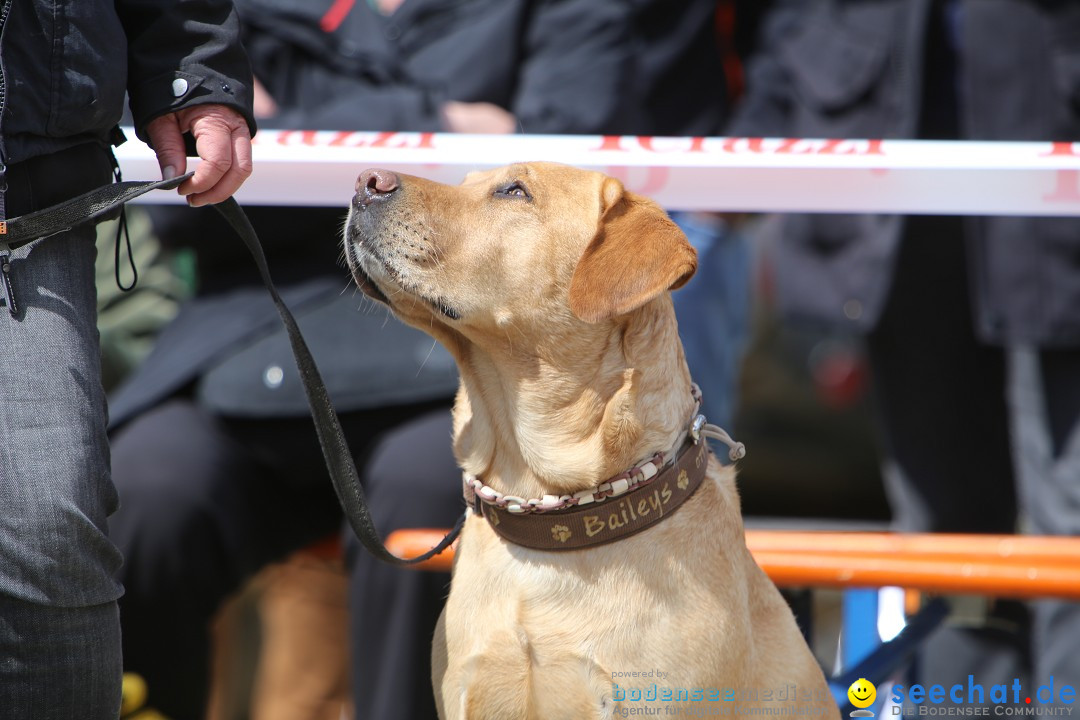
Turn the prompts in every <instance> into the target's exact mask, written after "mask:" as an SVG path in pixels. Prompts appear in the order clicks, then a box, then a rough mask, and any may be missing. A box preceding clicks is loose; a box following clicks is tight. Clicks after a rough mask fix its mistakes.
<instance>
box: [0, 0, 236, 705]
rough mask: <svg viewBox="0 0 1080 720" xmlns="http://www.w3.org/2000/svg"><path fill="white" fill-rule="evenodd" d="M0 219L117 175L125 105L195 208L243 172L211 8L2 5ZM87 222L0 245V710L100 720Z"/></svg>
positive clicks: (102, 482) (102, 471)
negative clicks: (189, 152) (188, 140)
mask: <svg viewBox="0 0 1080 720" xmlns="http://www.w3.org/2000/svg"><path fill="white" fill-rule="evenodd" d="M0 62H2V67H0V70H2V82H0V108H2V111H3V114H2V117H0V123H2V133H0V178H2V179H0V190H2V192H3V197H2V202H0V213H2V214H0V220H2V219H5V218H11V217H18V216H21V215H25V214H27V213H31V212H34V211H37V210H42V209H44V208H47V207H49V206H51V205H54V204H56V203H59V202H62V201H64V200H67V199H69V198H71V197H74V196H76V195H79V194H82V193H84V192H87V191H89V190H91V189H93V188H95V187H97V186H100V185H105V184H108V183H109V182H111V181H112V177H113V172H112V171H113V160H112V157H111V150H110V144H112V143H116V142H120V141H122V136H121V135H119V134H118V130H117V129H116V128H117V123H118V121H119V120H120V117H121V114H122V112H123V109H124V94H125V92H127V93H128V96H129V98H130V103H131V109H132V113H133V115H134V118H135V127H136V131H137V133H138V135H139V137H140V138H141V139H143V140H145V141H147V142H149V143H150V144H151V145H152V146H153V147H154V149H155V151H156V153H157V157H158V162H159V163H160V166H161V168H162V175H163V176H164V177H173V176H176V175H179V174H182V173H183V172H184V171H185V169H186V166H187V160H186V157H185V152H184V147H185V143H184V137H183V136H184V135H185V134H190V135H191V136H193V137H194V141H195V149H196V151H197V153H198V155H199V156H200V157H201V158H202V159H203V162H202V163H200V164H199V166H198V169H197V171H196V174H195V176H194V177H193V178H191V179H190V180H188V181H186V182H185V183H184V184H183V185H181V186H180V192H181V194H183V195H186V196H187V198H188V201H189V203H190V204H192V205H205V204H207V203H212V202H219V201H221V200H224V199H225V198H227V197H229V196H230V195H231V194H232V193H233V192H234V191H235V190H236V189H237V188H238V187H239V186H240V184H241V183H242V182H243V181H244V179H245V178H246V177H247V176H248V175H249V174H250V173H251V149H250V138H251V134H252V133H253V132H254V131H255V124H254V121H253V120H252V114H251V71H250V68H249V66H248V63H247V59H246V57H245V56H244V53H243V51H242V48H241V46H240V41H239V25H238V23H237V20H236V16H235V14H234V13H233V11H232V6H231V4H230V3H228V2H224V1H221V0H192V1H188V2H179V1H178V0H166V1H165V2H157V3H153V4H152V6H148V4H147V3H144V2H135V1H134V0H120V1H118V2H115V3H114V2H111V1H110V2H101V1H98V2H78V3H75V2H61V3H56V2H18V3H15V2H11V1H10V0H7V1H6V2H4V3H3V7H2V8H0ZM94 236H95V231H94V228H93V227H92V226H91V225H90V224H86V225H82V226H79V227H76V228H73V229H71V230H68V231H65V232H63V233H60V234H57V235H54V236H51V237H48V238H44V239H39V240H37V241H35V242H33V243H30V244H28V245H25V246H23V247H21V248H19V249H17V250H14V251H10V252H9V250H8V248H7V247H6V246H5V245H4V244H3V236H2V235H0V253H2V256H3V257H2V263H3V265H4V273H3V276H4V277H3V286H4V291H3V293H2V296H3V298H4V306H5V307H4V309H3V312H0V336H2V337H3V346H4V354H5V362H4V363H3V364H2V366H0V384H2V386H3V388H4V389H3V391H2V392H0V438H2V442H0V506H2V507H3V512H0V708H2V713H3V715H4V717H5V718H12V719H13V720H23V719H27V720H29V719H30V718H32V719H33V720H43V719H49V718H74V717H78V718H88V719H90V720H112V718H116V717H117V716H118V714H119V709H120V683H121V659H120V624H119V618H118V614H117V605H116V600H117V598H118V597H119V596H120V594H121V586H120V584H119V583H118V582H117V581H116V579H115V577H114V573H115V571H116V569H117V567H118V566H119V565H120V562H121V555H120V552H119V551H118V550H117V548H116V547H115V546H114V545H113V543H112V542H111V541H110V539H109V537H108V530H107V518H108V516H109V515H110V513H112V512H113V511H114V510H115V509H116V492H115V490H114V487H113V484H112V482H111V480H110V475H109V452H108V443H107V439H106V433H105V425H106V409H105V395H104V391H103V390H102V385H101V369H100V359H99V351H98V344H97V333H96V330H95V302H94V284H93V281H94V253H95V249H94Z"/></svg>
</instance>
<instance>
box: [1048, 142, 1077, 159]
mask: <svg viewBox="0 0 1080 720" xmlns="http://www.w3.org/2000/svg"><path fill="white" fill-rule="evenodd" d="M1062 155H1065V156H1067V157H1080V153H1078V152H1076V144H1075V143H1071V142H1056V143H1052V147H1051V149H1050V152H1048V153H1043V154H1042V155H1039V157H1055V156H1056V157H1060V156H1062Z"/></svg>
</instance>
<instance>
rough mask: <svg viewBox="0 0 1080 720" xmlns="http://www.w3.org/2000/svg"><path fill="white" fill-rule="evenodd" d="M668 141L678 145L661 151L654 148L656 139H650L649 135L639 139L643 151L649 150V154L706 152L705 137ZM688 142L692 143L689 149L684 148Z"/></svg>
mask: <svg viewBox="0 0 1080 720" xmlns="http://www.w3.org/2000/svg"><path fill="white" fill-rule="evenodd" d="M667 139H668V140H670V141H673V142H674V143H676V144H675V146H674V147H669V148H667V149H666V150H665V149H661V148H657V147H656V146H654V145H653V141H654V140H655V138H653V137H650V136H648V135H642V136H640V137H638V139H637V140H638V145H640V146H641V148H642V149H643V150H648V151H649V152H656V153H660V152H705V138H703V137H692V138H667ZM686 140H689V141H690V146H689V147H684V146H683V144H684V143H685V141H686Z"/></svg>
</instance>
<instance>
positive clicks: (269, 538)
mask: <svg viewBox="0 0 1080 720" xmlns="http://www.w3.org/2000/svg"><path fill="white" fill-rule="evenodd" d="M237 7H238V10H239V12H240V17H241V20H242V22H243V33H244V44H245V47H246V48H247V49H248V52H249V54H250V56H251V59H252V64H253V67H254V70H255V76H256V78H257V79H258V81H259V82H258V84H257V85H256V89H257V92H256V100H255V104H256V108H257V111H258V113H259V115H260V116H261V120H260V122H261V124H263V125H264V126H266V127H277V128H282V129H334V130H358V131H359V130H378V131H384V130H396V131H432V130H443V131H454V132H489V133H497V132H498V133H509V132H517V131H521V130H522V129H523V130H524V131H525V132H530V133H558V132H576V133H601V132H604V133H622V132H630V131H632V130H633V128H634V125H633V123H634V122H635V121H636V120H635V118H636V117H637V115H638V112H639V107H640V106H639V104H638V103H637V102H636V100H635V98H636V96H635V94H634V92H633V87H634V82H633V65H632V52H633V48H632V46H631V45H630V42H631V38H632V37H633V25H632V23H633V17H632V15H631V13H630V12H629V9H628V8H627V7H626V6H625V4H624V3H622V2H615V1H612V0H609V1H606V2H597V1H596V0H544V1H537V0H514V1H512V2H506V1H505V0H500V1H498V2H495V1H487V0H485V1H483V2H474V3H468V4H462V3H459V2H449V1H448V0H406V2H404V3H401V4H400V6H398V5H397V4H393V3H385V2H384V3H356V4H351V5H347V4H343V3H334V2H329V1H328V0H326V1H320V2H299V1H297V2H291V3H290V2H280V0H279V1H276V2H268V1H264V0H241V1H240V2H238V3H237ZM582 68H588V72H582ZM361 169H362V168H357V171H358V172H359V170H361ZM351 193H352V188H351V187H343V188H342V195H341V202H340V207H337V208H334V207H331V208H289V207H257V208H256V207H253V208H249V209H248V210H249V214H250V217H251V220H252V223H253V225H254V226H255V228H256V230H257V232H258V233H259V235H260V237H261V239H262V241H263V244H264V246H265V248H266V251H267V255H268V258H269V262H270V266H271V270H272V272H273V275H274V278H275V280H276V282H277V283H278V285H279V287H280V289H281V291H282V294H283V296H284V297H285V300H286V302H287V303H288V304H289V305H290V307H291V308H292V309H293V310H294V312H295V313H296V314H297V316H298V321H299V324H300V326H301V329H302V330H303V332H304V335H305V337H306V339H307V343H308V345H309V346H310V348H311V350H312V352H313V353H314V355H315V358H316V360H317V362H318V364H319V368H320V371H321V374H322V376H323V378H324V380H325V381H326V383H327V387H328V390H329V393H330V396H331V398H332V400H333V402H334V404H335V407H336V408H337V410H338V412H339V413H340V415H341V419H342V423H343V425H344V428H345V431H346V433H347V437H348V440H349V444H350V448H351V450H352V452H353V455H354V459H355V461H356V463H357V466H358V468H359V471H360V474H361V477H362V480H363V483H364V488H365V492H366V494H367V498H368V502H369V505H370V507H371V510H372V513H373V516H374V518H375V521H376V524H377V526H378V528H379V530H380V531H381V532H383V533H388V532H390V531H392V530H394V529H397V528H400V527H441V526H450V525H452V524H453V523H454V522H455V520H456V519H457V517H458V516H459V514H460V513H461V512H462V511H463V510H464V505H463V502H462V497H461V474H460V471H459V470H458V468H457V464H456V462H455V461H454V459H453V457H452V453H451V448H450V436H451V432H450V414H449V406H450V400H451V398H452V395H453V393H454V391H455V389H456V386H457V378H456V374H455V372H454V370H453V362H452V359H451V358H450V356H449V354H448V353H446V351H445V350H443V349H442V348H441V347H437V346H433V344H432V342H431V340H430V339H429V338H427V337H426V336H425V335H423V334H421V333H419V332H418V331H414V330H412V329H410V328H407V327H406V326H404V325H402V324H400V323H398V322H397V321H396V320H394V319H392V318H390V317H388V315H387V312H386V311H385V309H383V308H381V307H374V306H372V305H371V304H370V302H369V301H367V300H366V299H364V298H362V297H360V296H359V295H358V294H357V293H356V292H355V291H354V290H352V289H349V288H348V286H347V283H348V280H347V272H346V271H345V269H344V268H343V267H342V266H341V265H340V263H339V259H340V253H341V249H340V229H341V222H342V221H343V219H344V215H345V210H346V207H347V204H348V202H349V198H350V195H351ZM155 216H156V223H155V227H156V231H157V232H158V234H159V235H160V237H161V238H162V241H163V242H164V243H166V244H167V245H170V246H173V247H192V248H194V249H195V254H196V277H197V281H198V287H197V290H196V295H195V297H194V298H193V299H191V300H190V301H188V302H186V303H184V304H183V305H182V307H181V309H180V312H179V314H178V316H177V317H176V319H175V320H174V321H173V322H171V323H170V324H169V325H168V326H167V327H166V328H165V329H164V330H163V331H162V333H161V335H160V337H159V339H158V341H157V344H156V346H155V348H154V350H153V351H152V353H151V355H150V356H149V358H148V359H147V360H146V362H145V363H144V364H143V365H142V366H141V367H140V368H138V369H137V370H136V371H135V372H134V374H133V375H132V376H131V377H130V378H129V379H128V380H127V381H126V382H125V383H124V384H123V385H122V386H121V387H120V388H118V389H117V391H116V392H115V393H114V394H113V395H112V397H111V407H112V412H111V428H112V450H113V464H114V478H115V482H116V485H117V488H118V490H119V493H120V497H121V502H122V507H121V510H120V511H119V512H118V513H117V515H116V517H115V518H114V521H113V523H112V527H113V534H114V537H115V538H116V542H117V543H118V545H119V546H120V547H121V548H122V549H123V550H124V551H125V553H126V554H127V556H128V558H129V560H128V562H127V563H126V564H125V566H124V567H123V568H122V569H121V570H120V572H119V578H120V579H121V580H122V581H123V582H124V584H125V586H126V587H127V592H126V595H125V597H124V598H123V599H122V601H121V612H122V621H123V625H124V630H125V634H124V637H125V641H124V642H125V644H124V662H125V668H126V669H127V670H129V671H132V672H135V673H138V674H140V675H142V676H143V677H144V678H145V680H146V682H147V686H148V690H149V695H148V698H147V704H148V705H149V706H151V707H154V708H155V709H157V710H158V711H160V712H162V713H164V714H166V715H167V716H169V717H170V718H172V719H173V720H185V719H186V718H198V717H201V716H202V715H203V713H204V711H205V707H206V703H207V682H208V678H209V675H210V668H209V647H210V645H209V628H208V625H209V621H210V619H211V617H212V615H213V614H214V612H215V610H216V609H217V608H218V607H219V606H220V604H221V602H222V601H223V600H224V599H225V597H226V596H228V595H229V594H230V593H232V592H233V591H234V590H236V589H238V588H239V586H240V584H241V583H242V582H243V581H244V580H245V579H246V578H248V577H250V576H251V575H252V574H253V573H255V572H256V571H257V570H259V569H260V568H262V567H263V566H265V565H266V564H267V563H269V562H271V561H274V560H277V559H280V558H283V557H284V556H285V555H287V554H289V553H290V552H292V551H293V550H295V549H297V548H300V547H304V546H306V545H308V544H310V543H312V542H314V541H317V540H319V539H321V538H324V537H325V536H327V535H330V534H334V533H337V532H339V531H340V528H341V524H342V523H341V513H340V509H339V508H338V505H337V501H336V498H335V497H334V494H333V491H332V488H331V486H330V483H329V482H328V477H327V474H326V470H325V468H324V465H323V461H322V458H321V455H320V452H319V448H318V444H317V440H316V436H315V433H314V428H313V426H312V423H311V420H310V418H309V417H308V409H307V402H306V399H305V397H304V395H303V392H302V389H301V387H300V383H299V377H298V374H297V372H296V370H295V367H294V364H293V360H292V357H291V353H290V351H289V348H288V343H287V340H286V338H285V336H284V332H283V331H282V330H281V329H280V325H279V320H278V319H277V316H276V311H275V309H274V307H273V305H272V304H270V302H269V300H268V298H267V295H266V291H265V289H264V288H263V287H262V286H261V284H260V283H259V281H258V278H257V276H256V273H255V269H254V267H253V266H252V263H251V261H250V259H249V258H248V257H247V256H246V250H244V248H243V246H242V245H241V244H240V243H239V242H236V241H235V239H234V238H232V231H231V230H229V229H228V228H227V227H226V226H225V225H224V224H223V223H222V222H221V221H220V220H219V219H218V218H217V217H216V216H215V214H214V213H209V212H201V213H197V214H196V213H193V212H190V211H177V210H171V211H170V210H159V211H155ZM180 348H183V349H184V350H183V352H180V350H179V349H180ZM348 535H349V536H350V537H349V540H348V541H347V542H346V555H347V561H348V566H349V576H350V599H349V602H350V609H351V612H350V615H351V618H352V622H353V627H352V630H351V632H350V643H351V646H352V647H351V649H352V670H351V672H352V680H353V682H352V692H353V695H354V703H355V707H356V715H357V717H362V718H373V717H377V718H408V719H410V720H412V719H415V718H424V717H434V715H435V712H434V701H433V697H432V693H431V691H430V688H429V686H428V678H429V677H430V669H429V665H430V646H431V637H432V633H433V629H434V624H435V621H436V620H437V618H438V614H439V612H440V611H441V608H442V604H443V601H444V599H445V594H446V585H447V582H448V577H447V576H445V575H439V574H431V573H418V572H415V571H410V570H402V569H398V568H393V567H390V566H386V565H383V564H381V563H380V562H379V561H377V560H375V559H373V558H371V557H369V556H368V555H367V553H366V552H364V551H363V550H362V549H360V548H359V546H358V544H356V543H355V541H354V540H353V539H352V538H351V532H350V533H348Z"/></svg>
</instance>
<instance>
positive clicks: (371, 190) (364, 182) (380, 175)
mask: <svg viewBox="0 0 1080 720" xmlns="http://www.w3.org/2000/svg"><path fill="white" fill-rule="evenodd" d="M399 187H401V181H400V180H399V179H398V176H397V175H395V174H394V173H393V172H391V171H389V170H382V169H380V168H368V169H367V170H365V171H364V172H362V173H360V176H359V177H358V178H356V201H357V202H358V203H359V204H360V205H361V206H363V207H368V206H369V205H371V204H372V203H375V202H384V201H386V200H389V199H390V196H391V195H393V194H394V191H395V190H397V189H398V188H399Z"/></svg>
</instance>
